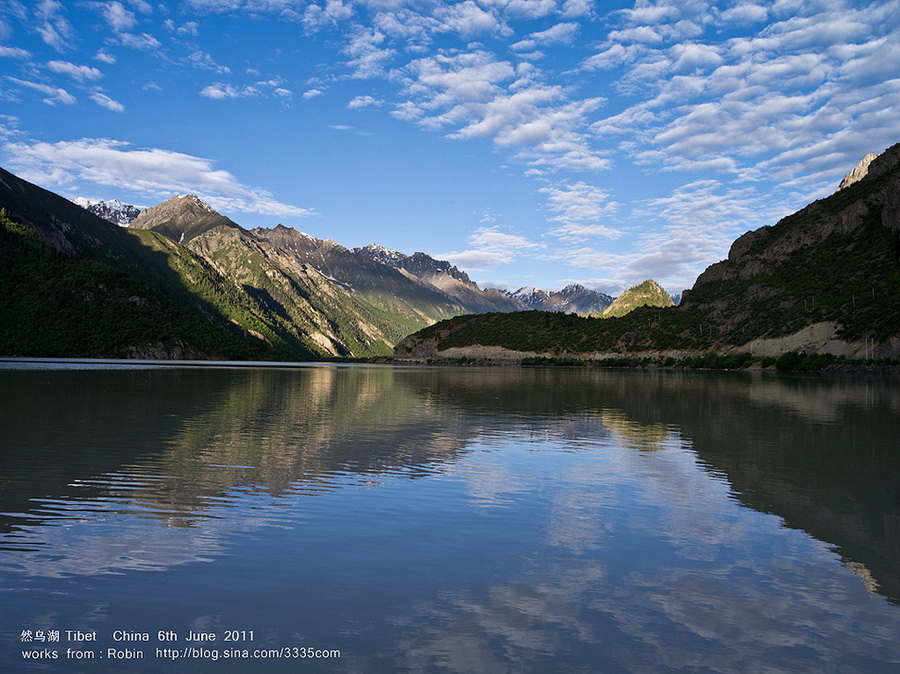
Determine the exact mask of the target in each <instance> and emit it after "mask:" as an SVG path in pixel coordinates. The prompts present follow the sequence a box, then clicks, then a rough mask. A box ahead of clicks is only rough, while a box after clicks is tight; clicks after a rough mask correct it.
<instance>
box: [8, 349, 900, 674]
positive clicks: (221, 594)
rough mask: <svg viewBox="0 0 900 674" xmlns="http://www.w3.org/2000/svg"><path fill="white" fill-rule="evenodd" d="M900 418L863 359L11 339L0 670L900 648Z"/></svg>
mask: <svg viewBox="0 0 900 674" xmlns="http://www.w3.org/2000/svg"><path fill="white" fill-rule="evenodd" d="M898 438H900V385H898V383H897V382H890V381H882V380H876V379H825V378H812V377H809V378H800V377H796V378H788V377H775V376H769V375H762V374H759V373H757V374H755V375H753V374H746V373H741V374H732V375H727V374H725V375H715V374H705V373H671V372H655V373H654V372H632V371H622V372H614V371H599V372H598V371H591V370H585V369H571V370H570V369H521V370H520V369H513V368H510V369H507V368H493V369H475V368H445V369H437V368H434V369H416V368H389V367H365V366H359V367H337V366H309V367H296V368H264V367H260V368H229V367H221V368H210V367H203V368H201V367H171V368H164V367H139V366H135V365H132V366H128V367H116V366H99V365H78V366H72V365H51V364H41V365H24V364H9V363H6V364H0V671H11V672H15V671H60V672H120V671H121V672H151V671H174V672H215V673H218V672H246V671H251V670H252V671H264V672H270V671H271V672H282V671H284V672H298V671H299V672H320V671H322V672H485V673H491V674H493V673H495V672H498V673H502V672H666V671H685V672H753V673H756V672H896V671H900V442H898ZM67 630H68V631H70V633H71V634H74V633H75V632H76V631H78V632H81V633H82V634H87V635H90V634H95V635H96V639H97V641H96V642H76V641H70V640H68V639H67V632H66V631H67ZM231 630H236V631H238V633H237V634H232V636H237V638H239V639H240V641H238V642H229V643H226V642H224V641H223V639H224V638H225V636H226V634H227V633H228V632H229V631H231ZM161 631H162V632H164V633H165V634H164V635H160V634H159V632H161ZM251 631H252V635H251V634H250V632H251ZM54 632H58V633H59V636H60V641H58V642H55V641H47V638H48V636H52V635H53V633H54ZM121 632H125V633H127V634H129V635H131V634H138V635H139V634H142V633H146V634H148V635H149V638H150V641H149V642H135V641H117V640H116V639H117V638H120V637H121ZM170 633H174V634H170ZM191 633H193V634H194V635H198V634H200V633H213V634H215V635H216V641H215V642H212V643H209V642H200V643H193V644H192V643H189V642H187V641H186V640H185V639H186V637H188V636H189V635H190V634H191ZM160 636H164V637H165V638H170V637H172V636H174V638H175V639H177V640H175V641H166V640H164V641H160V639H159V637H160ZM35 637H39V638H37V639H35ZM29 638H30V639H31V640H30V641H29V640H28V639H29ZM41 638H42V639H43V641H41V640H40V639H41ZM189 646H193V647H194V648H195V649H196V650H193V651H192V650H190V649H188V650H184V649H185V647H189ZM110 649H112V650H114V651H116V650H117V651H119V653H118V655H119V658H122V657H127V655H128V654H127V653H125V652H124V651H126V650H127V651H130V653H131V656H132V657H131V658H130V659H129V660H127V661H126V660H122V659H116V658H114V657H111V654H110ZM165 649H171V650H170V651H167V650H165ZM176 649H177V650H176ZM242 649H247V651H248V654H247V655H246V657H245V654H244V653H243V652H241V651H242ZM76 650H77V651H79V652H80V654H81V655H83V656H84V657H88V653H91V654H92V655H93V659H92V660H76V659H74V657H69V651H72V652H73V653H74V651H76ZM29 651H32V652H34V653H37V654H38V658H39V659H38V660H32V659H30V658H28V659H26V658H25V657H23V652H29ZM226 651H228V652H229V653H228V654H231V655H235V656H236V657H233V658H228V659H226V658H225V655H226ZM234 651H237V652H234ZM256 651H259V653H256ZM49 652H56V653H57V658H56V659H51V658H52V656H50V655H49ZM138 653H140V654H141V655H142V658H140V659H139V658H138ZM173 653H177V654H178V656H179V658H178V659H177V660H171V657H172V654H173ZM254 653H256V654H257V655H260V656H264V659H255V660H251V658H252V657H253V655H254ZM273 653H277V656H276V655H273ZM32 654H33V653H32ZM113 655H114V654H113ZM304 655H305V656H307V657H302V656H304ZM197 656H199V657H197ZM213 658H217V659H215V660H214V659H213Z"/></svg>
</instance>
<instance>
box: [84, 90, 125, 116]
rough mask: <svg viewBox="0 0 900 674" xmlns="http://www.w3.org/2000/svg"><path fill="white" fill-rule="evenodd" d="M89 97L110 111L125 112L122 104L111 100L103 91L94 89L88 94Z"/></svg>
mask: <svg viewBox="0 0 900 674" xmlns="http://www.w3.org/2000/svg"><path fill="white" fill-rule="evenodd" d="M89 98H90V99H91V100H92V101H94V103H96V104H97V105H99V106H100V107H101V108H106V109H107V110H111V111H112V112H125V106H124V105H122V104H121V103H119V102H118V101H116V100H113V99H112V98H110V97H109V96H107V95H106V94H104V93H103V92H100V91H94V92H92V93H91V94H90V96H89Z"/></svg>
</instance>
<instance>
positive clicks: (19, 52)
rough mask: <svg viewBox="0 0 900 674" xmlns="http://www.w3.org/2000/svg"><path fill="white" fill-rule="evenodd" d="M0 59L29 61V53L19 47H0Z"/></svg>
mask: <svg viewBox="0 0 900 674" xmlns="http://www.w3.org/2000/svg"><path fill="white" fill-rule="evenodd" d="M0 58H13V59H30V58H31V52H30V51H28V50H27V49H21V48H19V47H3V46H0Z"/></svg>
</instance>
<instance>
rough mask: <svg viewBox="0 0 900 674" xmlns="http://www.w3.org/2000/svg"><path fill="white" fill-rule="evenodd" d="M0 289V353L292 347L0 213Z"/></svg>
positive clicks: (240, 354) (252, 355) (233, 351)
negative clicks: (68, 249)
mask: <svg viewBox="0 0 900 674" xmlns="http://www.w3.org/2000/svg"><path fill="white" fill-rule="evenodd" d="M161 275H162V274H161ZM204 283H208V280H206V279H197V284H198V285H199V286H202V285H204ZM0 289H2V290H0V354H3V355H5V356H44V357H135V356H145V357H176V358H210V357H212V358H238V359H256V358H274V359H286V358H289V357H291V356H292V355H293V354H291V353H289V352H288V350H286V349H279V348H273V347H272V346H270V345H269V344H267V343H265V342H264V341H262V340H260V339H257V338H255V337H253V338H248V335H247V333H246V332H245V331H243V330H240V329H239V328H237V327H236V326H234V325H231V326H230V327H228V325H229V324H228V322H227V320H224V317H222V316H217V314H218V313H219V312H218V309H217V308H216V307H215V306H214V304H212V303H211V302H209V301H208V300H204V299H202V298H201V297H199V296H198V297H197V298H196V299H193V300H192V301H193V307H191V306H187V305H186V304H185V303H182V302H179V301H178V300H177V299H176V298H175V297H173V295H171V294H167V293H166V292H163V291H162V290H160V289H159V288H157V287H153V286H152V285H151V284H149V283H147V282H144V281H142V280H140V279H138V278H136V277H135V276H133V275H131V274H128V273H126V272H125V271H123V270H122V269H119V268H116V267H114V266H113V265H111V264H109V263H108V262H103V261H100V260H96V259H91V258H88V257H84V256H72V255H67V254H64V253H61V252H59V251H57V250H55V249H53V248H51V247H50V246H48V245H47V244H46V243H44V242H43V241H40V240H39V239H38V237H37V236H36V235H35V234H34V232H33V231H31V230H30V229H29V228H28V227H26V226H24V225H22V224H20V223H16V222H14V221H13V220H11V219H9V218H8V217H5V216H0ZM172 290H173V294H175V295H177V294H179V291H178V290H176V289H174V288H172ZM182 292H183V293H187V292H188V291H187V290H186V289H185V290H184V291H182ZM217 318H218V320H217Z"/></svg>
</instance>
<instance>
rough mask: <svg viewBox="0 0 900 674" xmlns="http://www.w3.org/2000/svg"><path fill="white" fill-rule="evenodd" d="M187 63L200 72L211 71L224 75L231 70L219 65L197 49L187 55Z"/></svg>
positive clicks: (208, 55)
mask: <svg viewBox="0 0 900 674" xmlns="http://www.w3.org/2000/svg"><path fill="white" fill-rule="evenodd" d="M187 62H188V63H190V64H191V65H192V66H194V67H195V68H200V69H201V70H212V71H213V72H216V73H220V74H226V75H227V74H229V73H231V69H230V68H229V67H228V66H223V65H219V64H218V63H216V61H215V59H214V58H213V57H212V55H211V54H209V53H208V52H205V51H203V50H201V49H197V50H195V51H193V52H191V53H190V54H188V56H187Z"/></svg>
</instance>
